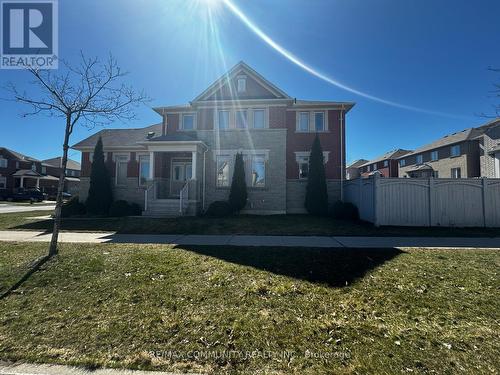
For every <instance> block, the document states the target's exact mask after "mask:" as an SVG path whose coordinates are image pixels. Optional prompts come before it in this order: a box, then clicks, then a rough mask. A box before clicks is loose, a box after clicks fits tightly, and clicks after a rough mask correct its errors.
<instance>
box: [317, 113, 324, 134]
mask: <svg viewBox="0 0 500 375" xmlns="http://www.w3.org/2000/svg"><path fill="white" fill-rule="evenodd" d="M314 130H316V131H317V132H322V131H325V113H324V112H316V113H314Z"/></svg>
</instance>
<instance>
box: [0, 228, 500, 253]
mask: <svg viewBox="0 0 500 375" xmlns="http://www.w3.org/2000/svg"><path fill="white" fill-rule="evenodd" d="M50 237H51V234H50V233H46V232H40V231H0V241H21V242H49V241H50ZM59 240H60V242H73V243H75V242H84V243H136V244H169V245H215V246H225V245H227V246H288V247H349V248H392V247H396V248H411V247H419V248H420V247H423V248H496V249H500V238H499V237H496V238H485V237H467V238H458V237H361V236H360V237H342V236H335V237H318V236H248V235H182V234H118V233H115V232H61V233H60V237H59Z"/></svg>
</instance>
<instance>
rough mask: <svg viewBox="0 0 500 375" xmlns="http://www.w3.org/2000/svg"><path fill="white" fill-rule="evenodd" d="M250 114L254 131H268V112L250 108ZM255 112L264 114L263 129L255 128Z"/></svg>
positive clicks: (262, 109)
mask: <svg viewBox="0 0 500 375" xmlns="http://www.w3.org/2000/svg"><path fill="white" fill-rule="evenodd" d="M249 112H251V113H252V129H257V130H261V129H267V128H268V125H267V116H266V114H267V111H266V109H265V108H250V109H249ZM255 112H262V113H263V114H264V116H263V124H262V128H256V127H255Z"/></svg>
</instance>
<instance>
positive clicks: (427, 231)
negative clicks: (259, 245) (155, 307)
mask: <svg viewBox="0 0 500 375" xmlns="http://www.w3.org/2000/svg"><path fill="white" fill-rule="evenodd" d="M49 214H50V212H47V211H34V212H21V213H10V214H0V230H6V229H16V230H51V228H52V220H43V219H30V218H33V217H37V216H47V215H49ZM62 228H63V229H64V230H72V231H117V232H119V233H150V234H154V233H163V234H168V233H170V234H259V235H306V236H308V235H318V236H448V237H449V236H452V237H453V236H456V237H462V236H463V237H473V236H486V237H495V236H500V228H436V227H435V228H412V227H381V228H376V227H374V226H373V225H371V224H369V223H362V222H359V223H353V222H349V221H343V220H334V219H331V218H328V217H313V216H308V215H271V216H255V215H254V216H252V215H240V216H232V217H227V218H209V217H181V218H147V217H124V218H65V219H63V223H62Z"/></svg>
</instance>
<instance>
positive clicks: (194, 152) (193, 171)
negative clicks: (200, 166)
mask: <svg viewBox="0 0 500 375" xmlns="http://www.w3.org/2000/svg"><path fill="white" fill-rule="evenodd" d="M197 154H198V153H197V152H196V151H193V152H192V156H191V169H192V171H191V179H192V180H196V159H197V157H196V155H197Z"/></svg>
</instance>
